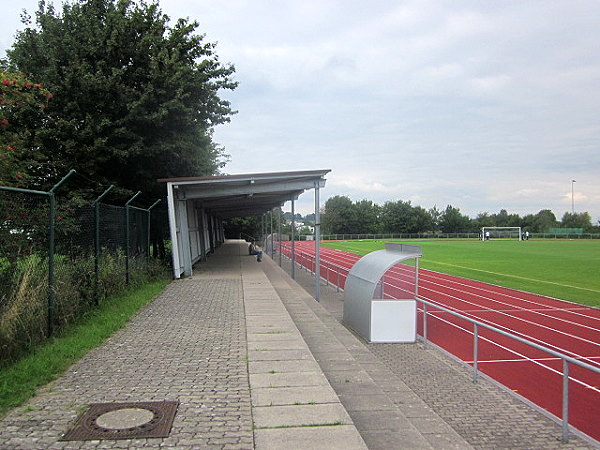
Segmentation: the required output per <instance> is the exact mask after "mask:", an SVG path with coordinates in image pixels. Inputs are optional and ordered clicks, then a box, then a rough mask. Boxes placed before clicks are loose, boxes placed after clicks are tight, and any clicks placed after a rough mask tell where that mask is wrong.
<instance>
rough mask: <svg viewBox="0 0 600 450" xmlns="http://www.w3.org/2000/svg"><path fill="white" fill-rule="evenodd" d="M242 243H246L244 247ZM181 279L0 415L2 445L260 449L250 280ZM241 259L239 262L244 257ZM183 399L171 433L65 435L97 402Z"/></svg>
mask: <svg viewBox="0 0 600 450" xmlns="http://www.w3.org/2000/svg"><path fill="white" fill-rule="evenodd" d="M235 250H236V251H237V248H236V249H235ZM227 257H228V255H227V254H226V252H225V253H223V252H221V253H218V254H217V255H213V256H212V258H211V259H212V261H211V268H212V269H211V270H212V272H211V274H210V276H206V277H203V276H202V274H200V275H199V276H198V277H196V276H194V277H193V278H191V279H185V280H177V281H174V282H173V283H171V284H170V285H169V286H168V287H167V289H166V290H165V291H164V292H163V293H162V294H161V295H160V296H159V297H158V298H156V299H155V300H154V301H153V302H152V303H151V304H149V305H148V306H147V307H145V308H144V309H143V310H142V311H140V313H139V314H138V315H137V316H136V317H135V318H134V319H132V321H131V322H129V323H128V325H127V326H126V328H124V329H123V330H121V331H120V332H118V333H116V334H115V335H114V336H113V337H111V338H110V339H109V340H108V341H107V342H106V343H105V344H104V345H102V346H101V347H99V348H97V349H95V350H93V351H92V352H91V353H89V354H88V355H87V356H86V357H84V358H83V359H82V360H80V361H79V362H78V363H77V364H75V365H74V366H73V367H71V369H70V370H69V371H68V372H67V373H66V374H65V375H64V376H63V377H62V378H60V379H59V380H57V381H56V382H54V383H52V384H50V385H48V386H47V387H46V388H44V389H42V391H41V392H40V393H39V394H38V395H37V396H36V397H34V398H33V399H31V401H29V402H28V403H27V404H26V405H24V406H22V407H20V408H17V409H15V410H13V411H12V412H10V413H9V414H8V415H7V416H5V417H4V418H3V419H2V420H1V421H0V448H1V449H67V448H69V449H75V448H144V447H153V448H158V447H161V448H178V449H198V448H215V449H241V448H244V449H251V448H253V447H254V442H253V432H252V412H251V400H250V391H249V384H248V370H247V362H246V355H247V350H246V330H245V316H244V308H243V299H242V295H241V280H240V276H239V271H238V272H237V273H238V276H237V278H236V277H233V278H232V277H231V276H227V277H226V278H223V279H220V278H219V265H220V260H219V258H223V259H222V263H223V264H222V266H223V267H225V266H226V265H227V261H226V260H227ZM238 264H239V263H238ZM162 400H177V401H179V402H180V404H179V408H178V412H177V415H176V416H175V421H174V423H173V428H172V431H171V434H170V436H169V437H167V438H158V439H156V438H154V439H132V440H103V441H70V442H68V441H64V442H63V441H59V438H60V437H61V436H62V435H63V434H64V433H65V431H66V430H67V429H69V427H70V426H71V425H72V423H73V421H74V420H75V418H76V417H77V416H78V415H79V413H81V412H82V411H83V410H85V409H86V408H87V405H88V404H90V403H100V402H137V401H140V402H142V401H162Z"/></svg>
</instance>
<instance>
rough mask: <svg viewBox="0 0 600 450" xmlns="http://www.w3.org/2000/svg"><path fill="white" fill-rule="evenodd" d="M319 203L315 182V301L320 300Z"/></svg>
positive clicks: (317, 188)
mask: <svg viewBox="0 0 600 450" xmlns="http://www.w3.org/2000/svg"><path fill="white" fill-rule="evenodd" d="M319 206H320V201H319V182H318V181H316V182H315V280H316V285H315V300H316V301H320V300H321V253H320V248H319V247H320V245H321V213H320V210H319V209H320V208H319Z"/></svg>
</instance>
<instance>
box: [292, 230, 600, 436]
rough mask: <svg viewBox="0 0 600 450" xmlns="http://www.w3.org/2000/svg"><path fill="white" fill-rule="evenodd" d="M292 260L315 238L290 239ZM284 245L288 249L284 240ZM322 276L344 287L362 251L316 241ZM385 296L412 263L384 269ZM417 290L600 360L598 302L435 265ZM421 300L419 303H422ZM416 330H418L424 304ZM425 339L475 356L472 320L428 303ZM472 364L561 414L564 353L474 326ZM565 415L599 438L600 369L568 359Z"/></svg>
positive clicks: (410, 286) (399, 288)
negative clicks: (491, 281)
mask: <svg viewBox="0 0 600 450" xmlns="http://www.w3.org/2000/svg"><path fill="white" fill-rule="evenodd" d="M295 249H296V262H297V263H298V264H301V265H303V266H305V267H307V268H309V269H311V270H312V271H313V272H314V253H315V246H314V242H311V241H302V242H296V243H295ZM283 253H284V254H286V255H287V256H291V248H290V246H289V243H284V248H283ZM320 255H321V277H322V278H323V279H326V280H328V281H329V282H330V283H332V284H334V285H339V287H340V288H342V289H343V287H344V284H345V280H346V275H347V273H348V271H349V270H350V268H352V266H353V265H354V263H355V262H356V261H357V260H358V259H360V258H361V256H360V255H355V254H352V253H347V252H344V251H341V250H333V249H328V248H325V247H321V249H320ZM383 279H384V286H385V287H384V296H385V297H387V298H403V297H402V296H404V298H406V293H409V294H410V293H414V268H413V267H409V266H404V265H396V266H394V267H392V268H391V269H390V270H388V271H387V272H386V274H385V275H384V278H383ZM418 296H419V298H422V299H424V300H428V301H430V302H434V303H437V304H439V305H440V306H443V307H445V308H447V309H451V310H454V311H456V312H459V313H460V314H462V315H464V316H467V317H470V318H472V319H476V320H479V321H481V322H484V323H486V324H489V325H492V326H494V327H496V328H499V329H501V330H503V331H506V332H509V333H512V334H515V335H517V336H520V337H522V338H524V339H528V340H530V341H532V342H535V343H537V344H539V345H542V346H544V347H548V348H550V349H553V350H556V351H558V352H561V353H564V354H566V355H568V356H571V357H573V358H575V359H578V360H581V361H584V362H586V363H588V364H590V365H592V366H594V367H598V368H600V309H596V308H591V307H587V306H583V305H577V304H573V303H569V302H565V301H562V300H557V299H554V298H550V297H544V296H541V295H537V294H532V293H529V292H522V291H517V290H514V289H508V288H503V287H501V286H495V285H490V284H486V283H481V282H478V281H473V280H468V279H465V278H460V277H455V276H451V275H445V274H442V273H438V272H433V271H429V270H424V269H420V270H419V295H418ZM421 305H422V304H421ZM417 314H418V317H417V324H418V326H417V328H418V329H417V332H418V333H419V334H420V335H422V333H423V309H422V306H421V307H420V308H419V309H418V313H417ZM427 339H428V340H429V341H432V342H433V343H435V344H436V345H438V346H440V347H442V348H443V349H445V350H447V351H448V352H450V353H452V354H453V355H455V356H457V357H458V358H460V359H461V360H462V361H464V362H466V363H467V364H471V365H472V364H473V324H472V323H470V322H467V321H465V320H464V319H460V318H457V317H455V316H453V315H451V314H448V313H446V312H443V311H441V310H439V309H436V308H432V307H430V306H428V308H427ZM478 369H479V371H481V372H483V373H485V374H486V375H488V376H490V377H492V378H494V379H495V380H497V381H498V382H500V383H502V384H503V385H504V386H506V387H507V388H509V389H511V390H513V391H515V392H516V393H518V394H520V395H521V396H523V397H525V398H526V399H528V400H530V401H532V402H533V403H535V404H537V405H538V406H540V407H541V408H543V409H545V410H547V411H549V412H550V413H552V414H554V415H555V416H557V417H559V418H560V417H562V383H563V372H562V370H563V368H562V360H560V359H559V358H556V357H554V356H552V355H550V354H548V353H545V352H543V351H541V350H537V349H535V348H533V347H531V346H528V345H526V344H522V343H519V342H518V341H515V340H513V339H510V338H507V337H505V336H502V335H500V334H499V333H496V332H492V331H490V330H486V329H484V328H483V327H480V329H479V353H478ZM569 423H570V424H571V426H573V427H575V428H577V429H578V430H580V431H582V432H584V433H585V434H587V435H588V436H591V437H592V438H594V439H596V440H600V374H597V373H594V372H592V371H590V370H586V369H584V368H582V367H579V366H577V365H575V364H570V365H569Z"/></svg>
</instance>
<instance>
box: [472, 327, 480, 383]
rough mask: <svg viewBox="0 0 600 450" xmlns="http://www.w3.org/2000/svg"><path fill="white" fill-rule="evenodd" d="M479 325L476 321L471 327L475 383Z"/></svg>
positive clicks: (474, 381) (475, 380)
mask: <svg viewBox="0 0 600 450" xmlns="http://www.w3.org/2000/svg"><path fill="white" fill-rule="evenodd" d="M478 338H479V326H478V325H477V323H475V324H474V327H473V383H477V358H478V351H479V339H478Z"/></svg>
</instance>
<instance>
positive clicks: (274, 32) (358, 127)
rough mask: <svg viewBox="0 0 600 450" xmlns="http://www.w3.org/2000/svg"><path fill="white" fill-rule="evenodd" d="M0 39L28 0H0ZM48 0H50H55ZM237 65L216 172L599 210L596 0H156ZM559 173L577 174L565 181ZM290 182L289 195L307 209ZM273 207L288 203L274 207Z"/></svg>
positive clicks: (32, 2)
mask: <svg viewBox="0 0 600 450" xmlns="http://www.w3.org/2000/svg"><path fill="white" fill-rule="evenodd" d="M0 3H1V4H2V15H1V16H0V50H1V52H2V54H4V50H5V49H6V48H7V47H9V46H10V44H11V43H12V41H13V37H14V31H15V30H16V29H18V28H20V27H21V25H20V22H19V15H20V11H21V10H22V9H23V8H27V9H28V10H29V11H30V12H33V11H35V9H36V5H37V0H19V1H15V0H10V1H8V0H0ZM54 3H55V5H59V4H60V2H56V1H55V2H54ZM160 4H161V7H162V9H163V11H164V12H165V13H166V14H168V15H169V16H171V18H173V19H176V18H179V17H189V18H190V19H194V20H197V21H198V22H199V23H200V27H199V30H200V31H201V32H203V33H206V40H207V41H210V42H218V46H217V53H218V54H219V56H220V58H221V60H222V61H223V62H231V63H233V64H234V65H235V66H236V79H237V81H239V83H240V85H239V88H238V89H237V90H236V91H235V92H233V93H226V94H224V97H225V98H227V99H229V100H230V101H231V102H232V104H233V108H234V109H236V110H238V111H239V113H238V114H237V115H235V116H234V117H233V118H232V122H231V123H230V124H227V125H224V126H220V127H218V128H217V131H216V133H215V138H216V140H217V141H218V142H219V143H221V144H222V145H224V146H225V148H226V152H227V153H229V154H230V155H231V162H230V163H229V164H228V165H227V167H226V168H225V172H226V173H230V174H234V173H244V172H270V171H288V170H308V169H331V170H332V172H331V173H330V174H329V175H328V177H327V185H326V187H325V189H323V190H322V191H321V200H322V202H323V203H324V202H325V201H326V200H327V198H329V197H331V196H334V195H347V196H349V197H350V198H351V199H352V200H362V199H369V200H373V201H374V202H376V203H379V204H383V203H384V202H385V201H387V200H410V201H411V202H412V203H413V205H420V206H423V207H424V208H427V209H429V208H431V207H433V206H434V205H435V206H437V207H438V208H439V209H443V208H445V207H446V205H448V204H451V205H453V206H455V207H458V208H460V210H461V211H462V212H463V213H464V214H467V215H469V216H471V217H475V216H476V215H477V214H478V213H480V212H486V211H487V212H490V213H496V212H499V210H500V209H506V210H507V211H508V212H509V213H513V212H514V213H518V214H520V215H524V214H528V213H534V214H535V213H537V212H538V211H540V210H541V209H551V210H552V211H553V212H554V213H555V214H556V216H557V218H558V219H560V218H561V217H562V215H563V214H564V213H565V212H567V211H571V201H572V197H571V189H572V187H574V202H575V211H576V212H582V211H588V212H589V213H590V214H591V215H592V219H593V221H594V223H597V221H598V220H600V26H599V24H600V2H599V1H598V0H564V1H553V0H535V1H534V0H532V1H523V0H514V1H513V0H506V1H503V0H499V1H496V0H493V1H492V0H489V1H481V0H479V1H461V0H448V1H429V0H415V1H402V0H389V1H387V0H386V1H384V0H381V1H378V0H372V1H370V2H365V1H364V0H362V1H354V0H337V1H334V0H302V1H299V0H278V1H265V0H252V1H251V0H247V1H246V0H227V1H214V0H210V1H209V0H194V1H190V0H162V1H161V2H160ZM571 180H576V182H575V183H572V182H571ZM313 202H314V200H313V195H312V193H305V194H304V195H303V196H301V198H300V201H299V202H297V208H296V209H297V210H298V211H299V212H301V213H308V212H311V211H312V210H313ZM286 209H287V208H286Z"/></svg>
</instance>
